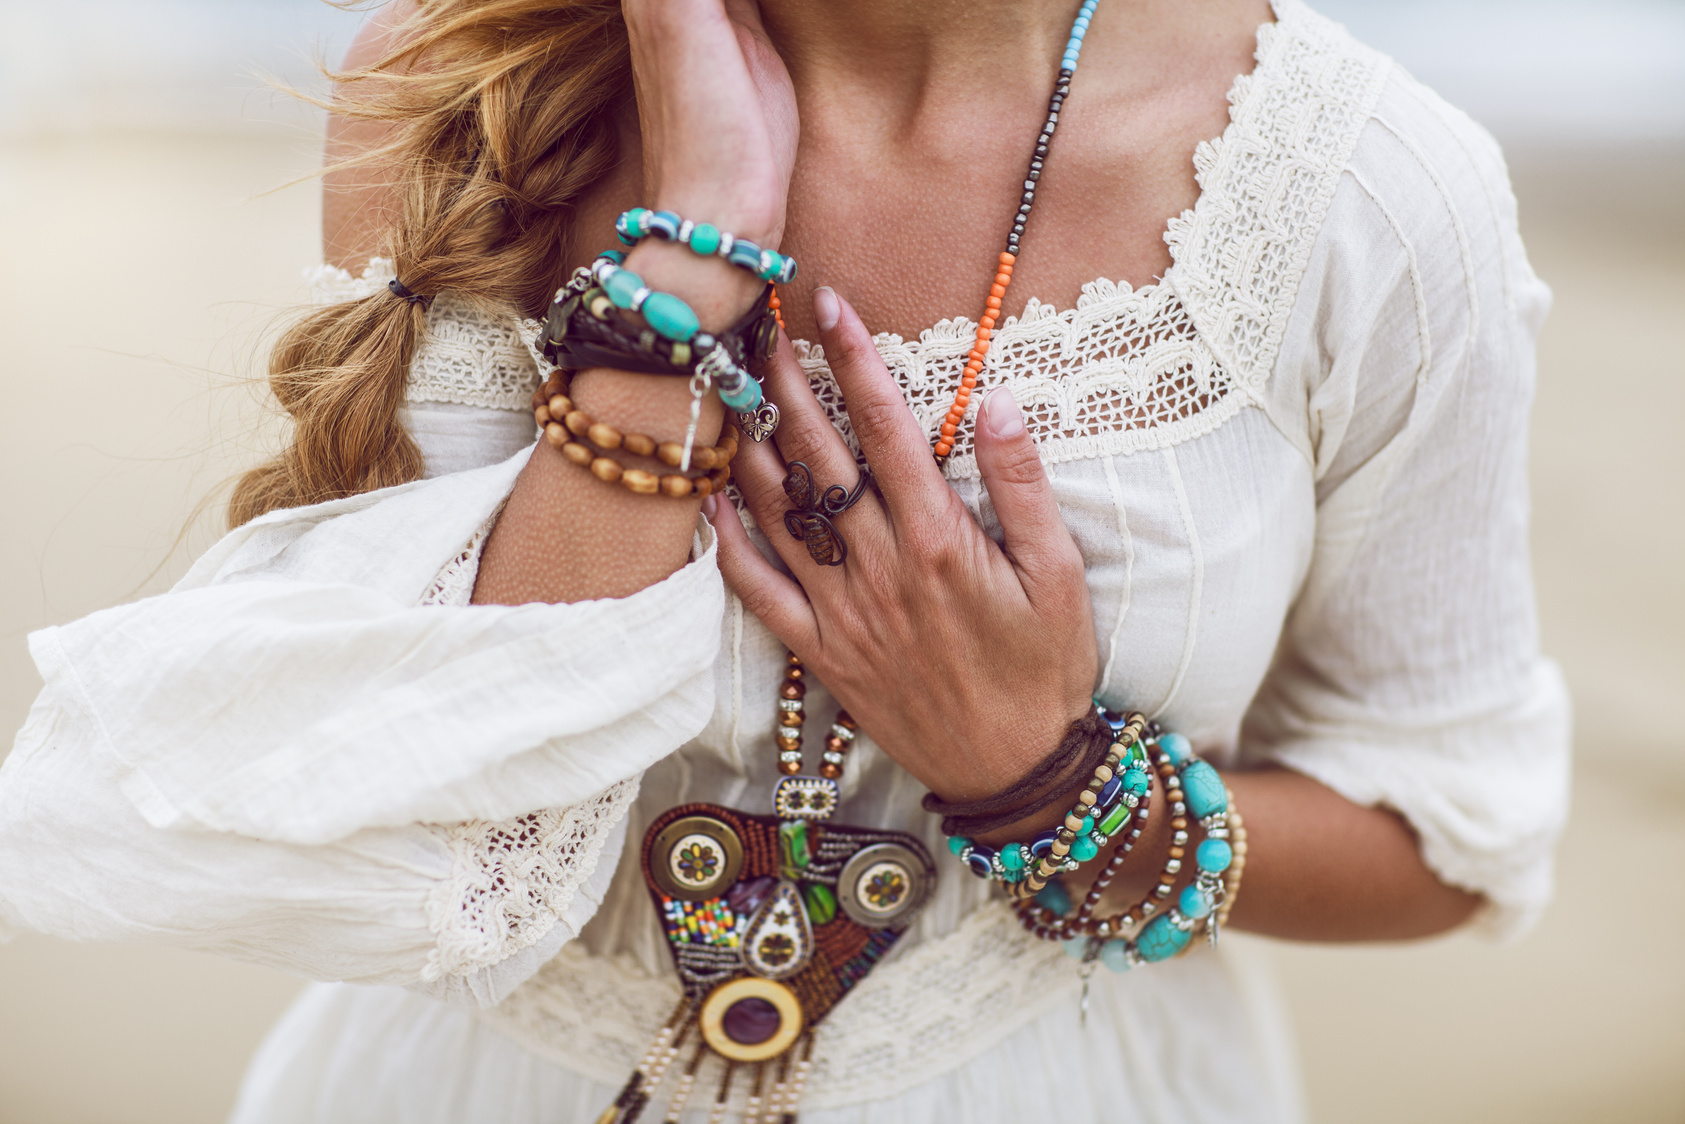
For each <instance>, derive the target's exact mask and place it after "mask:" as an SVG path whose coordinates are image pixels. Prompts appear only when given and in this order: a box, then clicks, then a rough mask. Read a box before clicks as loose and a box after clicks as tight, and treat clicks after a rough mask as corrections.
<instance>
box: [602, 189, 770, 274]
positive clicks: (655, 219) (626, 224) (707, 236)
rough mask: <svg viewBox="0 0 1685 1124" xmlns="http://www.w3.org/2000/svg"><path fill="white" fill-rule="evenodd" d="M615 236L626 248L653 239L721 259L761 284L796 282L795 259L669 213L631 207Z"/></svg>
mask: <svg viewBox="0 0 1685 1124" xmlns="http://www.w3.org/2000/svg"><path fill="white" fill-rule="evenodd" d="M614 232H615V234H617V235H618V236H619V237H620V241H621V242H622V243H623V244H624V245H627V246H636V245H637V244H638V243H639V242H641V241H643V240H644V239H645V238H647V237H649V236H651V235H654V236H655V237H657V238H660V239H663V240H664V241H667V242H677V243H678V244H679V245H681V246H689V247H690V248H691V249H692V250H694V251H695V252H696V253H698V254H701V255H702V256H703V257H721V258H724V259H725V260H726V261H728V262H730V263H731V264H732V265H735V266H737V267H738V268H740V269H746V270H748V271H749V272H750V273H753V274H754V275H755V276H756V277H759V278H760V279H761V280H762V281H771V282H774V283H775V284H779V285H785V284H788V283H789V282H791V281H794V280H795V279H796V259H795V258H792V257H789V256H788V255H785V254H781V253H779V252H778V251H777V250H768V249H764V248H762V247H760V246H757V245H755V244H754V243H753V242H751V241H749V240H748V239H747V238H738V237H735V236H734V235H730V234H725V233H722V232H721V230H720V228H719V227H717V226H715V225H714V224H713V223H706V222H691V221H690V220H689V219H683V218H680V217H679V216H678V215H676V214H674V213H673V212H672V211H651V210H649V209H648V208H646V207H633V208H632V209H631V210H630V211H627V212H625V213H624V214H622V215H621V216H620V217H619V218H617V219H615V220H614Z"/></svg>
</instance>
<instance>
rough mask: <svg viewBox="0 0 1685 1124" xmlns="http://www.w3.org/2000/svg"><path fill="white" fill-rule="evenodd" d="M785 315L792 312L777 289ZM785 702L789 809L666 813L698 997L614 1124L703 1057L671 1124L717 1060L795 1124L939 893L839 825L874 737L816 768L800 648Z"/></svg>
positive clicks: (778, 799)
mask: <svg viewBox="0 0 1685 1124" xmlns="http://www.w3.org/2000/svg"><path fill="white" fill-rule="evenodd" d="M1098 4H1099V0H1085V2H1084V3H1083V5H1082V8H1081V10H1080V11H1079V12H1078V13H1077V17H1076V22H1075V23H1074V24H1073V26H1072V28H1071V34H1070V38H1069V40H1068V42H1067V43H1066V45H1065V50H1064V54H1063V56H1062V57H1061V60H1060V66H1059V74H1058V78H1057V79H1056V81H1055V84H1054V89H1053V96H1052V99H1051V100H1050V101H1049V103H1048V111H1047V119H1046V121H1045V123H1044V124H1043V125H1042V129H1041V133H1040V135H1039V136H1038V137H1037V139H1036V145H1035V150H1034V153H1033V154H1032V156H1031V158H1030V166H1029V171H1028V172H1027V174H1026V176H1025V179H1024V192H1023V196H1022V198H1021V201H1020V203H1019V206H1018V211H1017V214H1016V215H1015V216H1014V218H1013V222H1012V229H1011V231H1010V232H1009V233H1008V235H1007V243H1006V250H1005V251H1003V252H1002V253H1001V255H1000V259H999V268H998V270H997V271H996V273H995V278H994V282H993V284H991V285H990V287H989V297H988V300H987V302H986V305H985V309H984V312H983V316H982V318H981V319H980V320H979V322H978V326H977V337H976V341H975V343H974V345H973V347H972V349H971V353H970V355H969V356H968V357H967V360H966V367H965V373H964V374H963V375H962V376H961V378H960V385H959V387H958V389H957V390H956V391H955V394H954V401H953V404H952V405H951V406H950V407H949V410H948V415H947V418H946V419H945V420H944V422H943V424H942V427H941V433H940V436H939V437H938V439H937V440H936V442H935V449H934V451H935V455H936V458H937V460H938V462H941V461H944V460H946V458H947V457H948V455H949V454H950V453H952V452H953V447H954V445H953V442H954V435H955V434H956V433H957V432H958V429H959V426H960V424H961V422H962V421H963V420H964V418H965V412H966V408H967V406H968V405H969V403H970V400H971V391H972V390H973V389H974V388H975V387H976V385H977V378H978V376H979V374H981V372H982V370H983V360H984V357H985V356H986V355H987V354H988V350H989V338H990V336H991V334H992V333H993V330H994V327H995V324H996V323H997V322H998V320H999V318H1000V311H1001V299H1002V298H1003V297H1004V296H1005V295H1006V289H1007V286H1008V285H1010V284H1011V282H1012V267H1013V263H1014V262H1015V261H1016V260H1017V255H1018V250H1019V246H1020V244H1021V243H1022V240H1023V237H1024V227H1025V224H1026V223H1027V222H1028V220H1029V217H1030V210H1031V207H1032V206H1033V205H1034V203H1035V186H1036V183H1037V181H1039V180H1040V178H1041V173H1042V169H1043V167H1044V165H1045V162H1046V160H1047V153H1048V146H1049V143H1050V142H1051V141H1052V139H1053V131H1054V128H1055V127H1056V126H1057V125H1058V123H1059V111H1060V109H1061V107H1062V106H1063V104H1064V100H1065V98H1066V96H1067V95H1068V94H1069V93H1070V87H1071V78H1072V76H1073V75H1074V74H1075V73H1076V66H1077V56H1078V54H1079V52H1080V51H1081V50H1082V40H1083V37H1084V36H1085V35H1086V34H1087V32H1088V25H1089V21H1090V20H1091V19H1092V18H1093V15H1094V9H1095V8H1096V7H1097V6H1098ZM769 307H770V308H771V310H772V312H773V314H774V315H775V316H776V315H777V314H778V308H779V301H778V296H777V294H776V292H774V293H773V294H772V295H771V297H770V300H769ZM779 323H780V326H782V317H779ZM587 432H589V427H587ZM778 694H779V698H778V723H777V726H776V734H775V737H776V741H777V744H778V750H779V761H778V765H779V772H780V773H781V774H782V775H781V776H780V778H779V780H778V782H777V785H776V787H775V788H774V790H773V800H772V804H773V811H774V815H772V816H759V815H752V814H749V813H745V812H742V811H739V810H737V809H733V808H725V807H721V806H719V805H714V804H687V805H681V806H680V807H677V808H671V809H668V810H667V811H666V812H664V813H662V814H661V815H660V816H658V817H657V818H656V819H655V821H654V822H653V823H652V824H651V825H650V827H649V830H648V831H647V832H646V833H645V835H644V842H643V848H642V852H641V865H642V868H643V874H644V880H645V883H646V884H647V886H648V887H649V891H650V895H651V897H652V898H653V899H654V902H655V906H656V912H657V915H658V916H659V918H660V921H661V926H662V930H663V932H664V934H665V936H666V938H667V943H668V948H669V951H670V952H671V953H672V955H673V963H674V967H675V968H676V970H677V971H678V974H679V978H680V983H681V986H682V990H683V993H684V994H683V998H682V999H681V1000H680V1002H679V1005H678V1007H677V1008H676V1009H675V1010H674V1011H673V1013H672V1015H671V1016H670V1017H669V1018H668V1020H667V1022H666V1023H665V1024H664V1025H663V1026H662V1027H661V1028H660V1030H659V1031H658V1032H657V1034H656V1036H655V1040H654V1041H653V1042H652V1043H651V1044H650V1046H649V1049H648V1050H647V1051H646V1052H645V1053H644V1056H643V1058H642V1059H641V1061H640V1062H639V1064H638V1067H637V1068H636V1069H635V1070H634V1071H633V1073H632V1076H631V1078H630V1079H629V1080H628V1081H627V1083H626V1085H625V1086H624V1087H623V1088H622V1089H621V1091H620V1094H619V1096H618V1097H616V1098H615V1101H614V1103H613V1104H611V1105H609V1106H608V1108H607V1109H605V1110H604V1111H603V1113H602V1115H601V1116H600V1117H599V1118H598V1124H632V1122H633V1121H635V1120H636V1119H637V1118H638V1117H639V1116H640V1115H641V1114H642V1113H643V1111H644V1109H645V1108H646V1107H647V1106H648V1105H649V1103H650V1101H651V1099H652V1098H653V1097H654V1096H655V1094H656V1093H657V1092H658V1091H659V1090H660V1088H661V1086H662V1084H663V1082H664V1079H665V1077H666V1074H667V1071H668V1070H669V1068H670V1067H671V1066H672V1063H673V1062H674V1061H675V1060H676V1059H677V1058H678V1056H679V1054H680V1052H681V1050H687V1049H688V1051H689V1057H688V1059H687V1060H686V1062H685V1063H683V1068H682V1070H681V1071H680V1075H679V1079H678V1082H677V1089H676V1091H675V1093H674V1095H673V1097H672V1099H671V1100H670V1101H669V1103H668V1108H667V1112H666V1117H665V1118H666V1120H668V1121H677V1120H679V1119H680V1118H681V1116H682V1115H683V1113H684V1111H685V1108H686V1106H687V1104H688V1103H689V1102H690V1100H691V1096H692V1093H693V1092H694V1090H695V1087H696V1085H697V1083H698V1082H699V1081H700V1080H701V1079H702V1068H703V1066H704V1064H705V1063H706V1062H707V1061H708V1059H709V1058H710V1056H716V1057H718V1058H719V1060H720V1067H719V1068H720V1077H719V1083H718V1085H717V1086H716V1087H715V1089H714V1098H713V1105H712V1106H711V1112H710V1114H709V1120H710V1121H711V1122H713V1124H718V1122H719V1121H721V1120H723V1119H724V1116H725V1113H726V1112H727V1110H728V1108H729V1106H730V1104H731V1102H732V1090H733V1085H734V1083H735V1082H736V1079H737V1077H738V1073H739V1071H740V1070H748V1071H749V1073H748V1076H747V1079H746V1083H747V1085H748V1089H749V1092H748V1095H747V1099H746V1102H745V1104H744V1112H745V1113H746V1116H747V1119H748V1120H749V1121H751V1122H754V1124H759V1121H760V1120H762V1119H772V1118H776V1119H778V1120H779V1121H781V1122H782V1124H793V1122H794V1120H795V1113H796V1109H797V1106H798V1104H799V1102H800V1098H801V1091H802V1085H803V1084H804V1082H805V1081H806V1078H807V1074H808V1071H809V1069H810V1068H811V1065H812V1062H811V1057H812V1053H813V1045H814V1037H813V1028H814V1025H815V1024H816V1023H818V1022H819V1020H820V1019H821V1018H823V1017H824V1016H825V1014H826V1013H828V1012H829V1011H830V1009H831V1008H832V1007H834V1006H835V1005H836V1004H837V1002H839V1001H840V1000H841V999H842V998H843V997H844V996H845V995H846V994H847V993H848V991H849V990H850V989H852V988H853V986H854V985H855V984H856V983H858V982H859V981H860V980H861V979H863V978H864V977H865V976H866V974H867V973H868V972H870V971H871V969H872V967H873V965H874V964H875V963H876V962H877V960H878V959H879V958H881V957H882V956H883V954H884V953H885V952H887V951H888V950H889V949H890V947H892V946H893V945H894V943H895V942H896V940H897V939H899V937H900V936H901V934H902V933H903V932H904V931H905V930H906V928H907V926H908V925H909V924H911V922H912V920H913V918H914V917H915V916H916V915H917V913H918V911H919V910H920V909H921V908H922V907H923V905H924V903H925V902H926V901H927V900H928V899H929V896H930V894H931V892H932V890H933V888H934V886H935V880H936V867H935V864H934V863H933V862H932V861H931V859H930V856H929V854H928V853H927V852H926V851H925V849H924V847H923V845H922V844H920V843H919V841H918V840H917V839H915V838H913V837H912V836H910V835H905V834H902V833H899V832H890V831H872V830H867V829H861V828H855V827H845V826H841V825H836V824H832V823H831V822H830V818H831V815H832V813H833V812H834V811H835V810H836V808H837V805H838V804H839V803H840V801H841V787H840V784H839V782H840V780H841V778H842V775H843V766H844V763H845V758H846V755H847V753H848V751H849V748H850V746H851V745H852V743H853V741H854V738H855V733H856V730H857V729H858V727H857V725H856V724H855V722H854V720H853V719H852V718H850V717H849V715H848V713H847V712H846V711H843V710H838V711H837V714H836V718H835V720H834V722H833V723H832V726H831V729H830V732H829V734H828V736H827V738H826V743H825V751H824V753H823V755H822V756H821V759H820V763H819V770H818V775H817V776H814V775H806V774H804V772H803V768H804V765H805V761H804V755H803V753H802V734H801V731H802V725H803V723H804V721H805V718H806V712H805V710H804V702H803V700H804V698H805V696H806V694H807V683H806V669H805V668H803V667H802V662H801V660H800V659H799V658H798V657H797V656H796V655H795V654H794V653H787V655H786V665H785V669H784V675H783V682H782V683H781V684H780V686H779V692H778ZM693 1035H694V1045H692V1044H691V1040H692V1036H693Z"/></svg>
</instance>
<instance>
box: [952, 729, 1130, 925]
mask: <svg viewBox="0 0 1685 1124" xmlns="http://www.w3.org/2000/svg"><path fill="white" fill-rule="evenodd" d="M1105 717H1106V718H1107V719H1108V722H1111V716H1109V715H1106V716H1105ZM1146 721H1147V720H1146V718H1145V717H1144V716H1143V715H1140V714H1131V715H1129V716H1128V717H1127V718H1124V719H1119V720H1117V721H1116V722H1115V723H1112V736H1113V739H1114V740H1113V742H1112V744H1111V747H1110V748H1109V749H1108V751H1107V753H1106V756H1105V759H1104V760H1102V761H1101V763H1100V764H1099V765H1098V766H1097V767H1096V768H1095V770H1094V776H1093V778H1092V779H1090V780H1089V782H1088V785H1087V786H1086V787H1085V788H1084V789H1083V790H1082V792H1080V793H1078V794H1077V801H1076V803H1075V804H1073V805H1072V806H1071V808H1070V809H1069V810H1068V811H1067V812H1066V814H1065V821H1064V823H1063V824H1062V825H1060V826H1059V827H1057V828H1053V829H1051V830H1048V831H1044V832H1042V833H1041V834H1040V835H1038V836H1036V837H1035V839H1033V840H1032V841H1031V842H1029V843H1007V844H1004V845H1002V846H1001V847H999V848H994V847H986V846H983V845H982V844H980V843H975V842H973V841H972V840H970V839H967V838H965V837H964V836H959V835H955V836H951V837H950V838H949V839H948V849H949V850H950V851H952V852H953V853H954V854H955V855H956V856H958V857H959V859H960V861H961V862H963V863H965V864H966V865H967V866H969V867H970V868H971V872H972V873H973V874H975V875H977V876H978V877H979V878H997V879H999V880H1000V881H1002V882H1006V883H1009V884H1014V885H1015V886H1017V887H1018V889H1019V891H1020V892H1021V893H1024V894H1027V895H1029V894H1035V893H1037V892H1038V891H1041V890H1042V889H1044V888H1045V887H1047V886H1048V879H1050V878H1052V877H1054V876H1055V875H1058V874H1062V873H1068V872H1069V871H1073V870H1076V869H1077V868H1078V867H1079V866H1081V865H1082V864H1083V863H1085V862H1087V861H1088V860H1090V859H1092V858H1094V857H1095V856H1096V855H1098V854H1099V853H1100V849H1101V848H1102V847H1104V846H1106V844H1107V843H1109V842H1110V841H1111V839H1112V838H1113V837H1114V836H1116V835H1117V834H1118V833H1119V832H1121V831H1123V830H1124V828H1126V827H1127V826H1129V823H1130V820H1131V819H1132V818H1133V816H1134V814H1135V810H1136V808H1137V807H1138V806H1139V805H1140V804H1141V801H1142V798H1143V797H1144V796H1146V794H1147V793H1148V792H1149V791H1150V790H1151V787H1152V781H1151V778H1150V777H1149V776H1148V775H1147V772H1146V770H1145V768H1144V766H1145V764H1146V758H1145V756H1144V755H1143V754H1142V752H1141V749H1140V747H1139V745H1138V742H1139V739H1140V735H1141V731H1142V730H1143V729H1144V728H1145V726H1146ZM1137 837H1139V836H1138V833H1137ZM1130 845H1131V846H1133V840H1131V841H1130Z"/></svg>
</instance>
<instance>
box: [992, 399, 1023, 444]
mask: <svg viewBox="0 0 1685 1124" xmlns="http://www.w3.org/2000/svg"><path fill="white" fill-rule="evenodd" d="M983 420H984V421H985V422H987V423H988V426H989V433H990V435H991V436H994V437H1016V436H1018V435H1019V434H1020V433H1022V432H1024V415H1023V414H1022V413H1020V412H1019V410H1018V403H1017V401H1016V400H1015V399H1014V398H1013V397H1012V392H1011V391H1009V390H1007V389H1006V388H1005V387H1001V388H1000V389H998V390H991V391H989V396H988V397H987V398H985V399H983Z"/></svg>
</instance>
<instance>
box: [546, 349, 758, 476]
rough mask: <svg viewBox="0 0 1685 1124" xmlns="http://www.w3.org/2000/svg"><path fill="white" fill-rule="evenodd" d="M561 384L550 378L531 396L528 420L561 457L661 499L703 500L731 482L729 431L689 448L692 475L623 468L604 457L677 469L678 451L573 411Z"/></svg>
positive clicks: (733, 443)
mask: <svg viewBox="0 0 1685 1124" xmlns="http://www.w3.org/2000/svg"><path fill="white" fill-rule="evenodd" d="M566 390H567V383H566V382H565V381H563V379H561V378H560V377H559V376H558V375H556V374H552V375H551V376H550V378H549V380H548V381H546V382H545V384H544V385H543V386H542V387H540V388H539V389H538V390H537V391H536V392H535V393H534V394H533V396H532V412H533V420H534V421H536V422H537V423H538V425H539V428H541V429H542V430H543V431H544V439H545V441H547V442H549V444H550V445H551V446H552V447H553V448H556V449H559V450H560V451H561V454H562V456H564V457H566V458H567V459H568V460H570V461H572V462H573V463H574V464H577V465H579V466H580V467H582V468H587V469H589V470H590V471H591V475H593V476H595V477H596V478H597V479H599V480H601V481H603V482H604V483H608V484H616V483H618V484H620V485H621V486H622V487H624V488H625V489H626V490H627V491H629V492H634V493H636V494H638V495H649V496H653V495H658V494H659V495H664V496H672V497H673V498H675V499H683V498H684V497H686V496H690V495H697V496H707V495H711V494H712V493H714V492H718V491H720V490H721V489H722V488H724V487H725V486H726V483H727V482H728V481H729V480H730V479H731V468H730V465H731V459H732V458H733V457H734V456H736V455H737V438H736V435H735V434H734V433H732V432H730V431H728V432H727V435H726V438H725V440H723V441H722V442H721V443H720V444H719V445H716V446H711V447H709V446H704V447H702V448H698V449H692V450H691V454H690V461H691V464H692V465H693V466H694V467H695V468H697V469H699V470H700V471H699V472H698V473H697V474H696V475H694V476H692V475H686V474H684V473H680V472H673V473H664V474H661V475H657V474H656V473H654V472H649V471H646V470H644V469H641V468H627V467H625V466H624V465H622V464H621V463H620V462H619V461H618V460H615V459H614V458H613V457H611V456H608V455H606V454H607V453H608V452H609V451H611V450H616V449H624V450H625V451H626V452H628V453H631V454H633V455H634V456H640V457H654V458H656V459H657V460H659V461H661V463H662V464H665V465H669V466H671V467H673V468H677V467H678V466H679V464H680V463H681V462H682V461H683V459H684V447H683V446H682V445H680V444H679V443H678V442H676V441H661V442H658V441H656V440H655V438H653V437H649V436H647V435H645V434H642V433H622V432H621V431H620V430H618V429H616V428H615V427H614V426H612V425H608V424H606V423H604V422H599V421H597V420H595V419H594V418H592V417H591V415H589V414H587V413H585V411H583V410H579V409H575V408H574V404H573V400H572V399H571V398H569V397H568V396H567V394H566Z"/></svg>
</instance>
